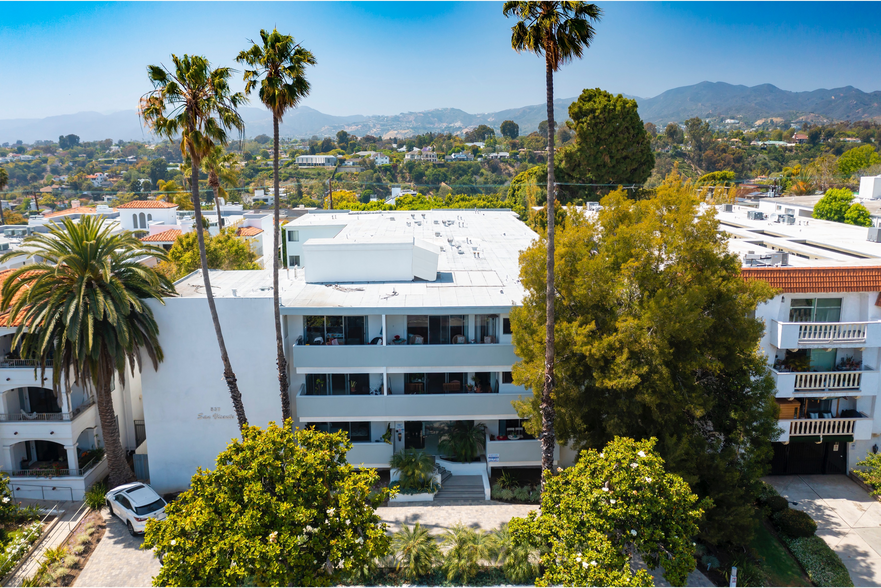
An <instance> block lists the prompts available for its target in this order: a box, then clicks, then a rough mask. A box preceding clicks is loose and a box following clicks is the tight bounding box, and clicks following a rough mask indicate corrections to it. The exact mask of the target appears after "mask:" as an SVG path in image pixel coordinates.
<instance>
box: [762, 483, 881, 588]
mask: <svg viewBox="0 0 881 588" xmlns="http://www.w3.org/2000/svg"><path fill="white" fill-rule="evenodd" d="M765 481H766V482H767V483H768V484H770V485H771V486H773V487H774V488H776V489H777V491H778V492H779V493H780V495H781V496H785V497H786V498H787V499H789V501H790V503H792V502H797V503H798V504H790V507H791V508H797V509H799V510H803V511H805V512H806V513H808V514H809V515H811V517H812V518H813V519H814V520H815V521H817V535H818V536H820V537H822V538H823V539H824V540H825V541H826V543H827V544H828V545H829V547H831V548H832V549H833V550H834V551H835V553H837V554H838V556H839V557H840V558H841V561H842V562H844V565H845V566H847V569H848V571H849V572H850V578H851V580H853V585H854V586H881V502H878V501H877V500H875V499H874V498H872V497H871V496H869V494H868V493H867V492H866V491H865V490H863V489H862V488H860V487H859V486H857V485H856V483H854V481H853V480H851V479H850V478H848V477H847V476H769V477H767V478H765Z"/></svg>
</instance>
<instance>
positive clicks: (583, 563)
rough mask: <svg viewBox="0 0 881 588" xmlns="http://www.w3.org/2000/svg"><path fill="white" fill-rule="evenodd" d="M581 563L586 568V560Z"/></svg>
mask: <svg viewBox="0 0 881 588" xmlns="http://www.w3.org/2000/svg"><path fill="white" fill-rule="evenodd" d="M581 565H583V566H584V569H587V562H586V561H585V562H582V563H581Z"/></svg>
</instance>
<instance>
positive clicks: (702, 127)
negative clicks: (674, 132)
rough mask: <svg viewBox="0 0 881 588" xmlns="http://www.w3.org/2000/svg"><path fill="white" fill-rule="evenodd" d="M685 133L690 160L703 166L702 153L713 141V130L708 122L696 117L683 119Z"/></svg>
mask: <svg viewBox="0 0 881 588" xmlns="http://www.w3.org/2000/svg"><path fill="white" fill-rule="evenodd" d="M685 133H686V134H687V136H688V145H689V147H691V160H692V163H694V165H696V166H698V167H701V168H702V167H703V166H704V153H706V151H707V149H709V148H710V145H712V143H713V132H712V131H711V130H710V123H708V122H705V121H702V120H701V119H699V118H698V117H694V118H690V119H688V120H687V121H685Z"/></svg>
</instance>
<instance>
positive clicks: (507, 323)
mask: <svg viewBox="0 0 881 588" xmlns="http://www.w3.org/2000/svg"><path fill="white" fill-rule="evenodd" d="M510 334H511V319H509V318H508V317H505V318H503V319H502V335H510Z"/></svg>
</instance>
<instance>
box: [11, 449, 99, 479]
mask: <svg viewBox="0 0 881 588" xmlns="http://www.w3.org/2000/svg"><path fill="white" fill-rule="evenodd" d="M106 459H107V458H106V457H104V456H103V455H102V456H100V457H95V458H92V459H91V460H89V461H88V462H87V463H86V464H85V465H83V466H80V467H78V468H63V467H55V466H53V467H38V468H31V469H27V470H2V471H3V473H4V474H6V475H7V476H9V477H10V478H66V477H75V476H85V475H86V474H88V473H89V472H90V471H92V470H93V469H94V468H96V467H98V466H99V465H101V464H102V463H104V461H105V460H106Z"/></svg>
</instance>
